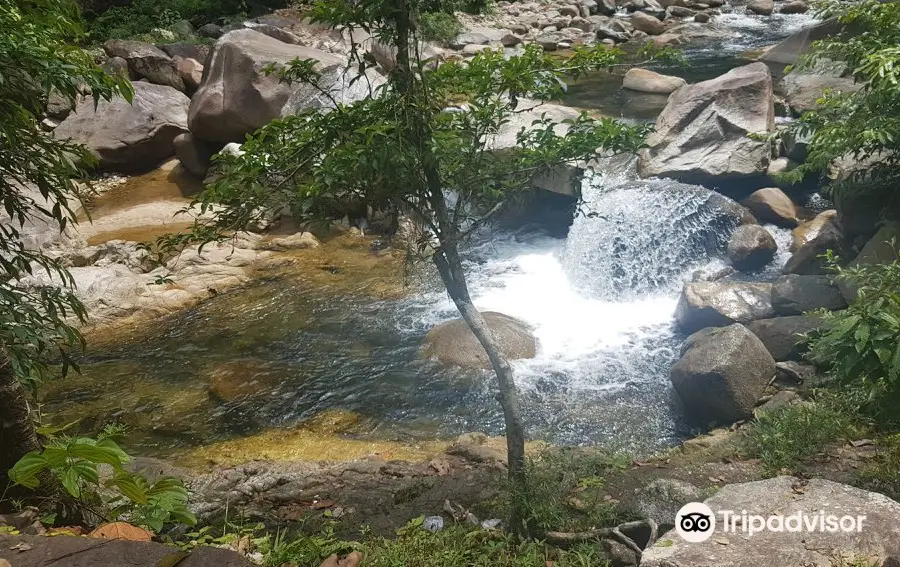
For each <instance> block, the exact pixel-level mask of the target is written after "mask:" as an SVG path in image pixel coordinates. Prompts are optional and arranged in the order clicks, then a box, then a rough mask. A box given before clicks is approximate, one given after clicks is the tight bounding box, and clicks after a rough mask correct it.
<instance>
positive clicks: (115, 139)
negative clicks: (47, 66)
mask: <svg viewBox="0 0 900 567" xmlns="http://www.w3.org/2000/svg"><path fill="white" fill-rule="evenodd" d="M189 104H190V99H188V97H186V96H185V95H184V93H181V92H179V91H177V90H175V89H174V88H172V87H167V86H164V85H154V84H152V83H143V82H138V83H134V99H133V100H132V102H131V104H129V103H128V102H127V101H126V100H125V99H123V98H114V99H113V100H112V101H109V102H107V101H100V104H98V105H97V108H96V109H94V101H93V99H90V98H88V99H85V100H82V101H81V102H79V103H78V105H77V106H76V108H75V111H74V112H72V114H70V115H69V116H68V117H67V118H66V119H65V120H63V122H62V123H61V124H60V125H59V126H58V127H57V128H56V130H54V131H53V136H54V137H55V138H58V139H61V140H66V139H68V140H71V141H73V142H75V143H78V144H82V145H84V146H86V147H87V148H88V150H90V151H91V153H93V154H94V155H95V156H96V157H97V158H98V160H99V164H98V166H99V167H100V169H105V170H114V171H140V170H146V169H150V168H152V167H153V166H155V165H156V164H158V163H159V162H160V161H162V160H163V159H165V158H167V157H169V156H171V155H172V153H173V152H174V148H173V144H172V142H173V140H174V139H175V137H176V136H178V135H179V134H182V133H184V132H187V110H188V105H189Z"/></svg>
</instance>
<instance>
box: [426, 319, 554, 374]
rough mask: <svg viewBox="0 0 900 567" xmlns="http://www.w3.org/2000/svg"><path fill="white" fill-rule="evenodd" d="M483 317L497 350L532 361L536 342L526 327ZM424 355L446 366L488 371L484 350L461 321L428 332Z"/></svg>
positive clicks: (450, 322)
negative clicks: (496, 343) (497, 346)
mask: <svg viewBox="0 0 900 567" xmlns="http://www.w3.org/2000/svg"><path fill="white" fill-rule="evenodd" d="M482 315H483V316H484V320H485V321H486V322H487V325H488V327H490V329H491V331H492V332H493V333H494V338H496V339H497V342H498V343H499V345H500V350H501V351H502V352H503V354H505V355H506V357H507V358H510V359H520V358H534V355H535V354H536V353H537V339H535V338H534V335H533V334H531V329H530V328H529V327H528V325H527V324H526V323H524V322H522V321H520V320H518V319H516V318H514V317H510V316H509V315H504V314H503V313H495V312H493V311H485V312H484V313H482ZM423 355H425V356H426V357H429V358H436V359H438V360H439V361H440V362H441V363H443V364H446V365H449V366H460V367H463V368H485V369H487V368H490V367H491V362H490V360H488V356H487V352H485V350H484V347H482V346H481V343H479V342H478V339H477V338H476V337H475V334H474V333H472V331H471V329H469V326H468V325H467V324H466V322H465V321H463V320H462V319H453V320H452V321H447V322H444V323H441V324H439V325H436V326H435V327H434V328H433V329H431V330H430V331H428V334H427V335H426V336H425V344H424V347H423Z"/></svg>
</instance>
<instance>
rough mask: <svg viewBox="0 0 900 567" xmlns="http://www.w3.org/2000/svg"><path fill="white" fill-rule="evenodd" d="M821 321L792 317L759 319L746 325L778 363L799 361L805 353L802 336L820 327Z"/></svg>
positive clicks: (815, 318) (800, 316) (806, 316)
mask: <svg viewBox="0 0 900 567" xmlns="http://www.w3.org/2000/svg"><path fill="white" fill-rule="evenodd" d="M822 324H823V323H822V319H821V318H819V317H813V316H810V315H793V316H790V317H775V318H772V319H759V320H757V321H751V322H750V323H747V328H748V329H750V331H751V332H752V333H753V334H754V335H756V336H757V337H759V340H761V341H762V343H763V344H764V345H766V349H768V351H769V353H770V354H771V355H772V358H774V359H775V360H777V361H778V362H783V361H785V360H800V359H801V358H802V357H803V353H805V352H806V351H807V347H806V345H805V339H804V335H806V334H807V333H809V332H811V331H814V330H816V329H818V328H820V327H821V326H822Z"/></svg>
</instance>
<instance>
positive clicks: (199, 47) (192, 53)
mask: <svg viewBox="0 0 900 567" xmlns="http://www.w3.org/2000/svg"><path fill="white" fill-rule="evenodd" d="M157 47H159V48H160V49H162V50H163V51H164V52H165V53H166V55H168V56H169V57H171V58H172V59H175V58H176V57H184V58H185V59H194V60H196V61H199V62H200V63H203V62H204V61H206V58H207V57H209V53H210V51H212V46H211V45H206V44H203V43H193V42H186V41H180V42H177V43H162V44H160V45H158V46H157Z"/></svg>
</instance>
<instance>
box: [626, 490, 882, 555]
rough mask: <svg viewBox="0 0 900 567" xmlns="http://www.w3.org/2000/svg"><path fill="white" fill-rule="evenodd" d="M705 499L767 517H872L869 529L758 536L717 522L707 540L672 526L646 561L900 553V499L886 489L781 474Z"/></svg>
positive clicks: (716, 508)
mask: <svg viewBox="0 0 900 567" xmlns="http://www.w3.org/2000/svg"><path fill="white" fill-rule="evenodd" d="M705 504H706V505H707V506H709V507H710V508H711V509H712V510H713V511H715V512H718V511H720V510H735V511H738V513H739V511H740V510H747V512H748V513H749V514H753V515H759V516H762V517H763V518H766V517H770V516H783V517H790V516H791V515H793V514H796V513H798V512H799V513H800V514H805V515H807V516H808V517H809V518H810V521H812V518H818V517H819V514H820V513H821V512H824V513H825V514H826V515H834V516H837V517H842V516H845V515H850V516H865V517H866V520H865V522H864V524H863V526H862V530H861V531H855V530H853V531H848V532H844V531H828V530H818V529H817V530H812V531H808V532H807V531H804V533H802V534H798V533H796V532H792V531H787V530H782V531H769V530H763V531H761V532H758V533H755V534H754V535H753V536H752V537H751V536H748V534H747V532H746V531H744V529H743V528H739V529H737V530H735V531H730V532H727V533H726V532H724V531H723V530H722V529H721V525H717V526H716V531H715V533H714V534H713V537H710V538H709V539H707V540H706V541H704V542H701V543H689V542H687V541H685V540H683V539H681V538H680V537H679V536H678V535H676V534H675V532H669V533H666V534H663V535H662V537H660V539H659V540H658V541H657V543H656V544H654V545H653V546H652V547H650V548H649V549H646V550H645V551H644V553H643V555H642V558H641V567H701V566H704V567H705V566H712V565H714V566H715V567H759V566H761V565H764V566H766V567H798V566H800V565H809V566H813V565H814V566H817V567H828V566H834V565H835V562H834V557H835V554H836V553H837V554H840V555H841V556H842V557H857V558H870V557H878V558H885V557H888V556H896V555H897V554H898V553H900V523H898V522H897V517H900V504H898V503H897V502H894V501H893V500H891V499H889V498H888V497H887V496H884V495H882V494H878V493H875V492H868V491H865V490H861V489H859V488H853V487H850V486H847V485H843V484H838V483H836V482H832V481H829V480H824V479H819V478H812V479H808V480H800V479H797V478H794V477H789V476H780V477H776V478H771V479H768V480H760V481H756V482H747V483H743V484H729V485H726V486H724V487H722V489H720V490H719V491H718V492H716V494H715V495H714V496H712V497H711V498H709V499H707V500H706V501H705ZM717 520H721V516H719V517H718V518H717ZM719 524H721V522H719ZM875 564H880V563H875Z"/></svg>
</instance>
